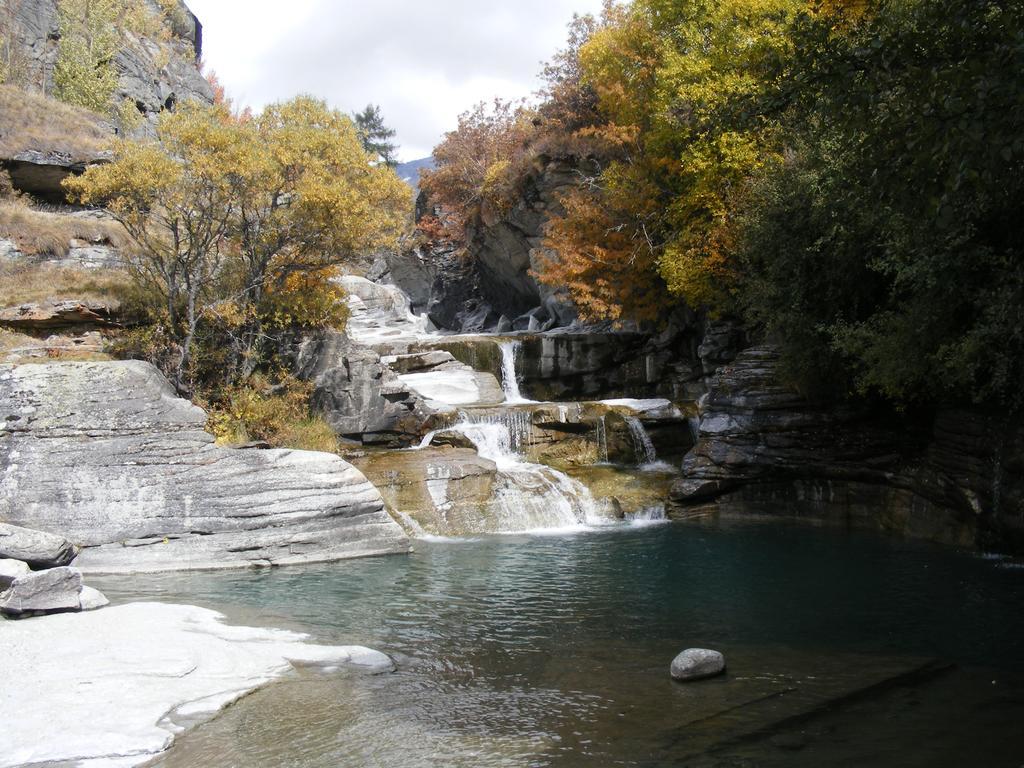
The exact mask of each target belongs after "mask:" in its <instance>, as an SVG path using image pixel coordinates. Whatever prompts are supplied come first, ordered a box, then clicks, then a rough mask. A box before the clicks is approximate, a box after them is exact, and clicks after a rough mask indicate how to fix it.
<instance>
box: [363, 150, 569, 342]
mask: <svg viewBox="0 0 1024 768" xmlns="http://www.w3.org/2000/svg"><path fill="white" fill-rule="evenodd" d="M585 163H586V161H583V160H579V159H578V158H573V157H565V158H540V159H538V161H537V165H536V167H535V168H534V169H533V171H532V172H531V173H530V174H529V175H528V177H527V178H526V179H525V181H524V182H523V185H524V187H523V192H522V194H521V195H520V196H519V197H518V199H517V200H516V202H515V204H514V205H513V206H512V207H511V208H510V209H509V210H507V211H497V210H493V209H491V208H490V207H488V206H486V205H485V206H484V209H483V210H482V211H481V215H480V217H479V220H478V221H477V222H476V223H475V224H474V225H473V226H472V227H470V230H469V231H468V232H467V247H466V250H467V254H465V255H463V254H462V253H461V252H460V251H456V250H453V249H452V248H450V247H446V246H436V247H432V248H428V249H421V250H417V251H411V252H408V253H404V254H397V255H391V256H388V257H386V264H385V265H383V268H382V269H381V270H380V276H381V277H384V278H386V279H388V280H389V281H391V282H393V283H394V284H395V285H397V286H399V287H400V288H402V289H403V290H404V291H406V292H407V293H408V294H409V295H410V296H412V297H413V305H414V307H417V308H418V309H417V311H419V308H422V310H423V311H425V312H426V313H427V314H428V315H429V317H430V319H431V321H432V322H434V324H435V325H437V326H438V327H440V328H445V329H447V330H453V331H460V332H463V333H479V332H483V331H492V330H498V331H499V332H505V331H511V330H517V331H546V330H550V329H551V328H561V327H567V326H570V325H572V324H573V323H574V322H575V321H576V319H577V316H576V312H575V310H574V309H573V308H572V307H571V306H570V304H569V303H568V302H566V301H564V300H562V299H561V298H560V297H559V295H558V292H557V291H555V290H553V289H551V288H550V287H548V286H545V285H541V284H540V283H538V281H537V280H536V279H535V278H534V277H533V274H532V271H533V270H535V269H537V268H538V267H539V266H540V259H541V257H542V256H543V255H544V254H545V251H544V247H543V240H544V229H545V227H546V225H547V222H548V220H549V217H550V216H551V215H552V214H556V213H558V212H560V211H561V203H560V202H559V200H560V198H561V196H562V194H563V193H564V192H565V191H566V190H567V189H569V188H571V187H572V186H574V185H576V184H577V183H578V180H579V173H578V172H579V170H580V167H581V164H585ZM429 208H430V205H429V201H426V200H423V199H420V200H419V201H418V203H417V211H418V212H423V211H426V210H429ZM425 288H428V289H429V290H425Z"/></svg>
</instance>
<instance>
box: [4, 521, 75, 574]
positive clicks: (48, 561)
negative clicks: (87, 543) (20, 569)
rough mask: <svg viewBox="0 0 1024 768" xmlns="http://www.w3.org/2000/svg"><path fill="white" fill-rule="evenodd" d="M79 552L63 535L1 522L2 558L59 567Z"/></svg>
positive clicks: (67, 562) (37, 566) (40, 566)
mask: <svg viewBox="0 0 1024 768" xmlns="http://www.w3.org/2000/svg"><path fill="white" fill-rule="evenodd" d="M77 554H78V552H77V551H76V550H75V547H74V545H73V544H72V543H71V542H70V541H68V540H67V539H65V538H64V537H63V536H58V535H56V534H52V533H44V532H43V531H34V530H31V529H29V528H21V527H19V526H16V525H7V524H6V523H0V558H12V559H14V560H21V561H23V562H25V563H27V564H28V565H29V567H31V568H59V567H60V566H62V565H69V564H70V563H71V561H72V560H74V559H75V556H76V555H77Z"/></svg>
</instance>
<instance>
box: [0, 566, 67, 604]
mask: <svg viewBox="0 0 1024 768" xmlns="http://www.w3.org/2000/svg"><path fill="white" fill-rule="evenodd" d="M81 592H82V573H81V571H79V570H78V569H77V568H66V567H65V568H51V569H49V570H47V571H34V572H32V573H29V574H26V575H24V576H21V577H19V578H17V579H15V580H14V581H13V582H12V583H11V585H10V586H9V587H8V588H7V589H6V590H5V591H4V592H0V613H3V614H7V615H8V616H20V615H22V614H26V613H54V612H57V611H79V610H81V608H82V603H81Z"/></svg>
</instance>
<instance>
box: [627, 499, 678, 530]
mask: <svg viewBox="0 0 1024 768" xmlns="http://www.w3.org/2000/svg"><path fill="white" fill-rule="evenodd" d="M625 519H626V521H627V522H628V523H630V524H632V525H635V526H644V525H657V524H659V523H667V522H668V517H667V516H666V515H665V506H664V505H663V504H659V505H656V506H653V507H644V508H643V509H638V510H637V511H636V512H631V513H629V514H627V515H626V518H625Z"/></svg>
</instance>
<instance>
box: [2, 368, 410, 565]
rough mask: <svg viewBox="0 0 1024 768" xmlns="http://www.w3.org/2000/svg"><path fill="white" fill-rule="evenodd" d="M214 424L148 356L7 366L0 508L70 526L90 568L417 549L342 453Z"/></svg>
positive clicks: (38, 523)
mask: <svg viewBox="0 0 1024 768" xmlns="http://www.w3.org/2000/svg"><path fill="white" fill-rule="evenodd" d="M205 423H206V414H205V413H204V412H203V411H202V409H200V408H198V407H196V406H195V405H193V404H191V403H189V402H187V401H185V400H182V399H180V398H178V397H176V396H175V394H174V391H173V389H172V388H171V386H170V384H168V383H167V380H166V379H164V377H163V376H162V375H161V374H160V373H159V372H158V371H157V370H156V368H154V367H153V366H151V365H149V364H147V363H142V362H135V361H131V362H115V363H59V364H48V365H25V366H19V367H12V366H0V467H3V468H4V471H3V473H2V475H0V517H2V518H6V519H8V520H10V521H11V522H12V523H16V524H20V525H30V526H34V527H37V528H40V529H42V530H47V531H57V530H59V531H62V532H64V533H65V534H66V535H68V536H69V537H70V538H72V539H73V540H74V541H76V542H77V543H80V544H81V545H83V547H84V548H85V549H84V551H83V552H82V553H81V555H80V557H79V567H81V568H82V569H83V570H88V571H103V572H131V571H168V570H190V569H209V568H233V567H245V566H252V565H264V566H265V565H289V564H297V563H310V562H324V561H330V560H339V559H343V558H347V557H358V556H366V555H378V554H390V553H397V552H407V551H408V540H407V539H406V537H405V535H404V534H403V533H402V530H401V528H400V527H399V526H398V525H397V524H396V523H395V522H394V521H393V520H392V519H391V518H390V517H389V516H388V515H387V513H386V512H385V510H384V502H383V500H382V499H381V496H380V494H379V493H378V492H377V490H376V489H375V488H374V487H373V486H372V485H371V484H370V483H369V482H368V481H367V480H366V478H365V477H363V475H362V474H361V473H360V472H359V471H358V470H357V469H355V468H354V467H352V466H351V465H349V464H348V463H346V462H344V461H342V460H341V459H340V458H338V457H337V456H335V455H332V454H324V453H312V452H307V451H292V450H269V451H237V450H231V449H227V448H220V447H217V446H215V445H214V439H213V436H212V435H210V434H208V433H207V432H206V431H205V430H204V426H205Z"/></svg>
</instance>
